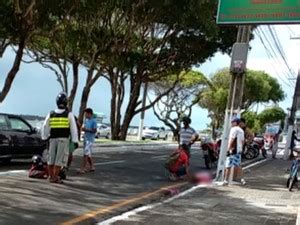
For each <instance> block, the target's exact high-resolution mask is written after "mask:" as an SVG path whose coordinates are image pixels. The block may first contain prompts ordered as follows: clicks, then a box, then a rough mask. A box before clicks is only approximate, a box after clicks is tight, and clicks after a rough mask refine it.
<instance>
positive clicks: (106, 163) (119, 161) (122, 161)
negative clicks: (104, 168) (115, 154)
mask: <svg viewBox="0 0 300 225" xmlns="http://www.w3.org/2000/svg"><path fill="white" fill-rule="evenodd" d="M124 162H125V160H116V161H110V162H100V163H94V165H96V166H98V165H110V164H118V163H124Z"/></svg>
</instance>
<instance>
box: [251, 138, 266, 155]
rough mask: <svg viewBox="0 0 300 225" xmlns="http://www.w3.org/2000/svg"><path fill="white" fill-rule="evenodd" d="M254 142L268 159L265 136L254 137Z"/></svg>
mask: <svg viewBox="0 0 300 225" xmlns="http://www.w3.org/2000/svg"><path fill="white" fill-rule="evenodd" d="M253 143H254V145H255V146H256V148H257V149H258V151H259V152H261V154H262V156H263V157H264V158H265V159H266V158H267V151H266V149H265V147H264V146H265V142H264V138H263V137H255V138H254V139H253Z"/></svg>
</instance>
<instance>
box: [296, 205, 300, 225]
mask: <svg viewBox="0 0 300 225" xmlns="http://www.w3.org/2000/svg"><path fill="white" fill-rule="evenodd" d="M296 225H300V207H298V212H297V220H296Z"/></svg>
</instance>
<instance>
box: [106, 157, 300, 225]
mask: <svg viewBox="0 0 300 225" xmlns="http://www.w3.org/2000/svg"><path fill="white" fill-rule="evenodd" d="M290 163H291V162H290V161H283V160H280V159H278V160H269V161H267V162H264V163H262V164H260V165H258V166H256V167H253V168H251V169H248V170H246V173H245V177H246V181H247V185H246V186H239V185H230V186H228V187H223V186H219V187H216V186H215V187H207V188H198V189H196V190H195V191H193V192H191V193H189V194H187V195H185V196H183V197H180V198H178V199H175V200H173V201H171V202H165V203H163V204H159V205H155V207H150V209H147V207H146V208H144V209H145V210H140V212H137V213H132V214H133V215H131V216H129V217H128V218H126V217H124V216H123V217H122V218H119V220H117V221H113V224H121V225H125V224H151V225H153V224H164V225H167V224H200V225H202V224H203V225H206V224H207V225H208V224H210V225H211V224H220V225H221V224H222V225H224V224H242V225H248V224H249V225H250V224H251V225H252V224H264V225H276V224H278V225H279V224H280V225H282V224H284V225H286V224H293V225H294V224H296V219H297V212H298V207H299V205H300V195H299V192H298V190H295V191H294V192H289V191H288V190H287V188H286V187H285V185H286V179H287V177H288V172H287V169H288V168H289V165H290ZM110 222H112V221H110ZM104 224H105V223H104Z"/></svg>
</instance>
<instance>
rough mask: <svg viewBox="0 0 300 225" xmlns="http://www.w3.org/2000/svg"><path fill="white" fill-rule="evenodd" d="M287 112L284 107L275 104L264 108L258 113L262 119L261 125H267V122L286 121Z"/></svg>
mask: <svg viewBox="0 0 300 225" xmlns="http://www.w3.org/2000/svg"><path fill="white" fill-rule="evenodd" d="M285 116H286V114H285V112H284V110H283V109H282V108H280V107H278V106H275V107H272V108H267V109H265V110H263V111H262V112H261V113H259V115H258V119H259V121H260V125H261V127H263V126H264V125H266V124H267V123H275V122H278V121H281V122H282V121H284V119H285Z"/></svg>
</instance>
